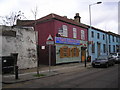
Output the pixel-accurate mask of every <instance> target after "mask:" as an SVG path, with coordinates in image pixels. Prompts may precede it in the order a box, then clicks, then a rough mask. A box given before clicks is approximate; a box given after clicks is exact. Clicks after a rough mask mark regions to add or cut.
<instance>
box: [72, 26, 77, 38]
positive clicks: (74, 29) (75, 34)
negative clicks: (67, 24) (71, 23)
mask: <svg viewBox="0 0 120 90" xmlns="http://www.w3.org/2000/svg"><path fill="white" fill-rule="evenodd" d="M73 38H77V29H76V28H73Z"/></svg>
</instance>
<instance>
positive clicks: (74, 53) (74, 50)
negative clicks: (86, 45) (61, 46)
mask: <svg viewBox="0 0 120 90" xmlns="http://www.w3.org/2000/svg"><path fill="white" fill-rule="evenodd" d="M71 51H72V57H78V56H79V49H78V48H77V47H73V48H72V49H71Z"/></svg>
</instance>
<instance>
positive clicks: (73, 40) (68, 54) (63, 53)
mask: <svg viewBox="0 0 120 90" xmlns="http://www.w3.org/2000/svg"><path fill="white" fill-rule="evenodd" d="M80 18H81V17H80V16H79V13H77V14H76V16H75V17H74V20H73V19H68V18H67V17H66V16H59V15H56V14H49V15H47V16H45V17H42V18H40V19H38V20H36V21H31V22H26V21H20V20H19V21H18V24H17V25H19V26H34V27H35V29H36V31H38V47H39V49H38V53H39V63H40V64H48V63H49V47H48V45H47V44H46V42H47V38H48V37H51V40H52V39H53V41H54V45H51V64H52V65H55V64H60V63H69V62H82V61H85V60H86V57H87V50H86V48H87V42H88V30H87V29H88V27H87V26H86V25H84V24H82V23H81V22H80Z"/></svg>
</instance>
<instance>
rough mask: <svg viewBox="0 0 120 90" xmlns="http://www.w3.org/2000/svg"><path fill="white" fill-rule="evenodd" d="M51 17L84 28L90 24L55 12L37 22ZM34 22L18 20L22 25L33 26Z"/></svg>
mask: <svg viewBox="0 0 120 90" xmlns="http://www.w3.org/2000/svg"><path fill="white" fill-rule="evenodd" d="M51 19H56V20H59V21H63V22H66V23H70V24H73V25H77V26H80V27H83V28H86V29H87V28H88V26H86V25H84V24H82V23H77V22H76V21H74V20H73V19H68V18H67V17H63V16H59V15H57V14H53V13H51V14H49V15H47V16H44V17H42V18H40V19H37V20H36V23H39V22H43V21H46V20H51ZM27 21H28V22H27ZM20 23H21V24H20ZM34 23H35V20H18V21H17V25H22V26H31V25H34Z"/></svg>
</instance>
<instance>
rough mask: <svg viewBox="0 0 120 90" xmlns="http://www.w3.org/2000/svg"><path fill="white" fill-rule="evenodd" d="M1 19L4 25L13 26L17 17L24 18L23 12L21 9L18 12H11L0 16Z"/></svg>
mask: <svg viewBox="0 0 120 90" xmlns="http://www.w3.org/2000/svg"><path fill="white" fill-rule="evenodd" d="M0 17H1V19H2V21H3V25H6V26H13V25H15V24H16V21H17V19H24V18H26V17H25V16H24V13H23V12H21V11H18V12H12V13H10V14H9V15H7V16H0Z"/></svg>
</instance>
